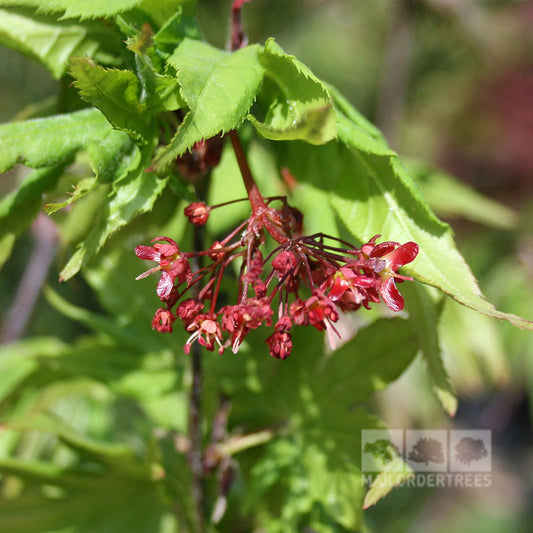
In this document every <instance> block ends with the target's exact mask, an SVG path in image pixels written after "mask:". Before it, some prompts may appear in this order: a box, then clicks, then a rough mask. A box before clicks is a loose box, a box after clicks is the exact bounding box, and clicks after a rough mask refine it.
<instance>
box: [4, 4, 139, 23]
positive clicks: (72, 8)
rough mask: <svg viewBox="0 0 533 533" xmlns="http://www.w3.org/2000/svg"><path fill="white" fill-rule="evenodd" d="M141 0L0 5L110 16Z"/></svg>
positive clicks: (84, 16) (65, 14) (66, 15)
mask: <svg viewBox="0 0 533 533" xmlns="http://www.w3.org/2000/svg"><path fill="white" fill-rule="evenodd" d="M141 2H142V0H91V2H87V1H85V2H83V1H82V2H73V1H72V0H45V1H42V0H2V1H1V2H0V5H4V6H21V7H37V8H38V11H39V12H42V13H61V15H62V16H61V18H64V19H66V18H80V19H87V18H97V17H110V16H112V15H116V14H117V13H122V12H123V11H127V10H129V9H133V8H134V7H137V6H138V5H139V4H140V3H141Z"/></svg>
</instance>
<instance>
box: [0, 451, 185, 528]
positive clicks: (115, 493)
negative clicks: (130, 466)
mask: <svg viewBox="0 0 533 533" xmlns="http://www.w3.org/2000/svg"><path fill="white" fill-rule="evenodd" d="M4 469H5V471H6V472H10V473H13V474H16V475H17V476H18V477H21V478H22V479H24V480H26V481H27V485H28V486H27V487H26V490H25V491H23V492H22V494H21V495H20V496H19V497H17V498H11V499H6V498H2V500H0V516H2V532H3V533H34V532H35V531H62V532H63V531H75V532H77V533H93V532H95V531H107V532H109V533H122V532H124V531H135V532H138V533H154V532H164V531H168V529H167V530H165V529H163V527H164V525H163V524H164V523H165V522H166V523H168V520H167V519H166V518H165V517H166V516H167V513H168V510H167V508H166V504H165V501H164V496H163V492H162V490H161V489H162V487H161V485H160V483H158V482H157V481H152V480H150V479H149V478H148V476H147V475H146V476H145V477H144V478H142V479H139V478H136V477H129V476H123V475H117V474H113V473H111V474H103V475H96V474H92V473H83V474H82V473H81V472H80V473H78V475H76V476H75V477H74V476H73V475H72V473H71V472H69V471H65V469H63V470H62V469H60V468H59V467H57V466H55V465H51V464H50V463H42V462H41V463H37V462H31V461H16V460H13V459H11V460H3V461H1V462H0V470H4ZM47 474H48V475H47ZM39 477H40V479H39ZM32 480H35V481H34V482H33V483H32ZM72 481H77V482H78V484H81V483H82V482H83V486H79V487H73V486H72ZM43 484H44V485H45V486H48V487H50V486H52V487H54V488H56V487H57V488H56V490H54V491H53V492H52V490H47V491H46V490H42V485H43ZM66 485H68V486H69V487H68V490H64V489H62V487H63V486H66ZM38 489H40V490H38ZM50 493H52V494H50ZM49 494H50V495H49ZM95 509H105V512H95ZM169 518H170V517H169ZM170 520H171V522H172V523H174V520H173V519H170ZM174 527H175V524H174ZM171 530H172V529H171Z"/></svg>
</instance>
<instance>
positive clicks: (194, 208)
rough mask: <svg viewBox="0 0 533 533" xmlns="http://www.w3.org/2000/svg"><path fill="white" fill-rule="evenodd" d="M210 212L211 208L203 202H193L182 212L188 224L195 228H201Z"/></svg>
mask: <svg viewBox="0 0 533 533" xmlns="http://www.w3.org/2000/svg"><path fill="white" fill-rule="evenodd" d="M210 212H211V208H210V207H209V206H207V205H205V204H204V202H193V203H192V204H190V205H188V206H187V207H186V208H185V209H184V210H183V213H184V215H185V216H186V217H187V218H188V219H189V222H190V223H191V224H194V225H195V226H203V225H204V224H205V223H206V222H207V219H208V218H209V213H210Z"/></svg>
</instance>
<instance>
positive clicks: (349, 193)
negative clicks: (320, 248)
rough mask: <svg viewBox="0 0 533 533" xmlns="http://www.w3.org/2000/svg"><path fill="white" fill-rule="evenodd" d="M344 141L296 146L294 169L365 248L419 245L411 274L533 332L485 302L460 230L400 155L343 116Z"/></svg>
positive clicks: (525, 323)
mask: <svg viewBox="0 0 533 533" xmlns="http://www.w3.org/2000/svg"><path fill="white" fill-rule="evenodd" d="M339 123H340V124H341V126H340V127H339V138H340V139H341V141H342V142H341V143H329V144H328V145H326V146H321V147H314V148H311V147H309V146H308V145H305V144H303V143H302V144H298V145H296V146H294V147H291V150H290V152H289V153H288V159H287V160H286V161H283V162H281V164H284V165H287V166H288V167H289V169H290V170H291V172H292V173H293V174H294V176H295V177H296V179H297V180H299V181H308V182H310V183H311V184H313V185H315V186H317V187H320V188H321V189H322V191H323V192H324V194H325V196H326V197H328V198H329V201H330V203H331V205H332V206H333V208H334V209H335V210H336V212H337V214H338V216H339V217H340V219H341V220H342V222H343V223H344V224H345V226H346V227H347V228H348V230H349V231H350V232H351V233H352V235H354V236H355V237H356V238H357V239H358V240H359V241H360V242H361V243H364V242H366V241H368V240H369V239H370V238H371V237H373V236H374V235H376V234H380V235H382V236H383V240H393V241H397V242H402V243H403V242H408V241H414V242H416V243H418V244H419V246H420V253H419V255H418V257H417V258H416V260H415V261H414V262H413V263H412V264H410V265H408V266H407V267H404V270H405V272H406V273H407V274H408V275H412V276H414V277H415V278H416V279H418V280H420V281H422V282H424V283H427V284H428V285H432V286H434V287H437V288H438V289H440V290H442V291H443V292H445V293H446V294H448V295H450V296H451V297H452V298H453V299H455V300H457V301H458V302H460V303H461V304H463V305H465V306H467V307H470V308H472V309H474V310H476V311H478V312H480V313H483V314H486V315H489V316H492V317H495V318H499V319H504V320H508V321H509V322H511V323H512V324H513V325H515V326H518V327H521V328H527V329H533V322H529V321H527V320H524V319H523V318H520V317H517V316H515V315H511V314H508V313H502V312H500V311H497V310H496V309H495V308H494V306H493V305H491V304H490V303H489V302H487V301H486V300H485V298H484V297H483V295H482V294H481V291H480V289H479V287H478V285H477V282H476V280H475V278H474V276H473V275H472V272H471V271H470V269H469V267H468V265H467V264H466V262H465V260H464V259H463V257H462V256H461V254H460V253H459V252H458V251H457V248H456V246H455V243H454V240H453V236H452V232H451V230H450V228H449V226H448V225H447V224H444V223H443V222H441V221H440V220H438V219H437V218H436V217H435V215H434V214H433V213H432V211H431V210H430V208H429V206H428V205H427V203H426V202H425V201H424V199H423V197H422V195H421V193H420V191H419V190H418V188H417V187H416V185H415V183H414V182H413V180H412V179H411V176H410V175H409V173H408V172H407V170H406V169H405V167H404V166H403V165H402V163H401V162H400V160H399V159H398V157H397V156H396V155H395V154H393V153H391V152H390V151H387V150H385V149H384V148H383V146H382V144H381V143H378V144H376V143H377V141H375V140H372V137H370V136H369V135H366V134H365V135H366V137H365V138H363V137H362V133H364V131H363V130H359V131H357V130H356V129H355V128H354V127H353V126H352V125H350V123H349V121H348V119H347V118H346V117H340V120H339Z"/></svg>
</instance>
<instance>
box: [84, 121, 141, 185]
mask: <svg viewBox="0 0 533 533" xmlns="http://www.w3.org/2000/svg"><path fill="white" fill-rule="evenodd" d="M87 153H88V154H89V160H90V163H91V167H92V169H93V171H94V173H95V175H96V177H97V178H98V181H99V182H102V183H106V182H110V181H119V180H120V179H122V178H123V177H124V176H126V174H127V173H128V171H130V170H132V169H134V168H137V166H138V165H139V164H140V163H141V152H140V150H139V148H138V146H137V145H136V144H135V143H134V142H133V141H132V140H131V139H130V138H129V136H128V135H127V134H126V133H124V132H121V131H116V130H112V131H110V132H109V133H108V134H107V135H106V136H105V137H103V138H101V139H98V140H96V141H95V142H93V143H91V144H90V145H89V146H88V147H87Z"/></svg>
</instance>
